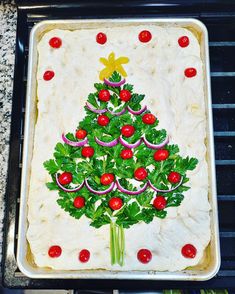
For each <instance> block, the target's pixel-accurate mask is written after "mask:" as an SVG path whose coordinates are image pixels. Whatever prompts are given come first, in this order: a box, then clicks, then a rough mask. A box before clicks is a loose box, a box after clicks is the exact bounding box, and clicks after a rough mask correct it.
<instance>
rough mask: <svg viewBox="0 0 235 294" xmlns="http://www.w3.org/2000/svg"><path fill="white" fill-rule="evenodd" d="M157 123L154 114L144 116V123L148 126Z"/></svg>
mask: <svg viewBox="0 0 235 294" xmlns="http://www.w3.org/2000/svg"><path fill="white" fill-rule="evenodd" d="M155 121H156V117H155V116H154V115H153V114H152V113H146V114H144V115H143V116H142V122H143V123H145V124H147V125H152V124H154V123H155Z"/></svg>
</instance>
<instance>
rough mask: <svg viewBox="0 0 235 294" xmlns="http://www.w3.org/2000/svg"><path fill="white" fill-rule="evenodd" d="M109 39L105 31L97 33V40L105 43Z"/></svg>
mask: <svg viewBox="0 0 235 294" xmlns="http://www.w3.org/2000/svg"><path fill="white" fill-rule="evenodd" d="M106 41H107V36H106V35H105V34H104V33H98V34H97V35H96V42H97V43H99V44H101V45H103V44H105V43H106Z"/></svg>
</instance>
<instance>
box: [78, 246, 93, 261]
mask: <svg viewBox="0 0 235 294" xmlns="http://www.w3.org/2000/svg"><path fill="white" fill-rule="evenodd" d="M90 255H91V254H90V251H89V250H87V249H82V250H81V251H80V252H79V260H80V261H81V262H83V263H85V262H88V260H89V259H90Z"/></svg>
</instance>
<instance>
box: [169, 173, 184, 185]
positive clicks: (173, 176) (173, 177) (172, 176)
mask: <svg viewBox="0 0 235 294" xmlns="http://www.w3.org/2000/svg"><path fill="white" fill-rule="evenodd" d="M180 180H181V175H180V174H179V173H177V172H170V173H169V175H168V181H169V182H170V183H172V184H177V183H179V181H180Z"/></svg>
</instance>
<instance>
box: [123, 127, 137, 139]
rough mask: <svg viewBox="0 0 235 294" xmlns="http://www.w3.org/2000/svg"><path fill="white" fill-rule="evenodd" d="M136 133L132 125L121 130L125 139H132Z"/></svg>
mask: <svg viewBox="0 0 235 294" xmlns="http://www.w3.org/2000/svg"><path fill="white" fill-rule="evenodd" d="M134 132H135V128H134V127H133V126H131V125H125V126H123V127H122V129H121V133H122V135H123V136H124V137H131V136H132V135H133V134H134Z"/></svg>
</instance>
